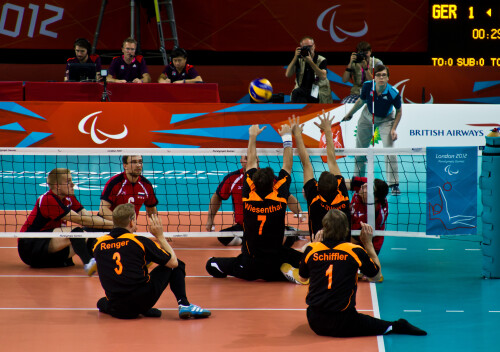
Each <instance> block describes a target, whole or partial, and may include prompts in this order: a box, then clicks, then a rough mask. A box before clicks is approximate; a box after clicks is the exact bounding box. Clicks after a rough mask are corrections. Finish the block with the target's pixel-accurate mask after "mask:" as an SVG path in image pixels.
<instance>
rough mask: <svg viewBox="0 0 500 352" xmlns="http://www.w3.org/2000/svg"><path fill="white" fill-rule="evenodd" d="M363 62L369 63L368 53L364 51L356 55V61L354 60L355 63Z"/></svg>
mask: <svg viewBox="0 0 500 352" xmlns="http://www.w3.org/2000/svg"><path fill="white" fill-rule="evenodd" d="M363 60H366V61H368V57H367V56H366V53H365V52H364V51H360V52H358V53H356V60H354V62H355V63H357V64H359V63H360V62H361V61H363Z"/></svg>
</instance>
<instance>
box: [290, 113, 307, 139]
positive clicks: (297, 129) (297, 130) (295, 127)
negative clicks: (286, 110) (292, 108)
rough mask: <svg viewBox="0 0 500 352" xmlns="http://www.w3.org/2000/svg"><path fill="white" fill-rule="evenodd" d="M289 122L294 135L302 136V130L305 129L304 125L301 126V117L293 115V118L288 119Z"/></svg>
mask: <svg viewBox="0 0 500 352" xmlns="http://www.w3.org/2000/svg"><path fill="white" fill-rule="evenodd" d="M288 122H289V123H290V126H291V127H292V134H293V135H294V136H297V135H300V134H301V133H302V128H303V127H304V125H301V124H300V116H295V115H292V117H289V118H288Z"/></svg>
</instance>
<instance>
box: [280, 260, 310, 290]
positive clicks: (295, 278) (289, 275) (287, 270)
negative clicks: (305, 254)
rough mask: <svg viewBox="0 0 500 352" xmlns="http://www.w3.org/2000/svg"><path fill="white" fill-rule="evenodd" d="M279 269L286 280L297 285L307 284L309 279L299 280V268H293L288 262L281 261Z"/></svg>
mask: <svg viewBox="0 0 500 352" xmlns="http://www.w3.org/2000/svg"><path fill="white" fill-rule="evenodd" d="M280 270H281V272H282V273H283V275H284V276H285V277H286V279H287V280H288V281H290V282H293V283H294V284H297V285H309V279H307V280H306V281H301V280H300V277H299V269H297V268H294V267H293V266H291V265H290V264H288V263H283V264H282V265H281V267H280Z"/></svg>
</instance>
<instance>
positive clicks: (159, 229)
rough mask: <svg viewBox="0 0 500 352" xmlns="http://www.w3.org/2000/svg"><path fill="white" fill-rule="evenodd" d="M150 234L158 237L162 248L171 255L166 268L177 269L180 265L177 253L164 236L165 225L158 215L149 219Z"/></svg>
mask: <svg viewBox="0 0 500 352" xmlns="http://www.w3.org/2000/svg"><path fill="white" fill-rule="evenodd" d="M149 232H151V234H152V235H153V236H155V237H156V239H157V240H158V243H159V244H160V247H161V248H163V250H165V251H166V252H168V253H169V254H170V257H171V258H170V260H169V261H168V262H167V264H166V266H167V267H169V268H176V267H177V266H178V265H179V263H178V262H177V256H176V255H175V252H174V250H173V249H172V247H171V246H170V244H169V243H168V242H167V240H166V238H165V236H164V234H163V224H162V223H161V219H160V218H159V217H158V215H156V214H153V215H151V216H150V217H149Z"/></svg>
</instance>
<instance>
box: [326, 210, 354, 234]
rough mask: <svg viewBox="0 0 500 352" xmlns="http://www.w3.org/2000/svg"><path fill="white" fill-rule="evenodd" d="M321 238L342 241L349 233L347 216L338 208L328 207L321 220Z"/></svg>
mask: <svg viewBox="0 0 500 352" xmlns="http://www.w3.org/2000/svg"><path fill="white" fill-rule="evenodd" d="M321 225H323V240H335V241H344V240H346V239H347V235H348V234H349V223H348V221H347V216H346V215H345V214H344V213H343V212H341V211H340V210H338V209H330V210H329V211H328V213H326V215H325V216H324V217H323V220H321Z"/></svg>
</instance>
